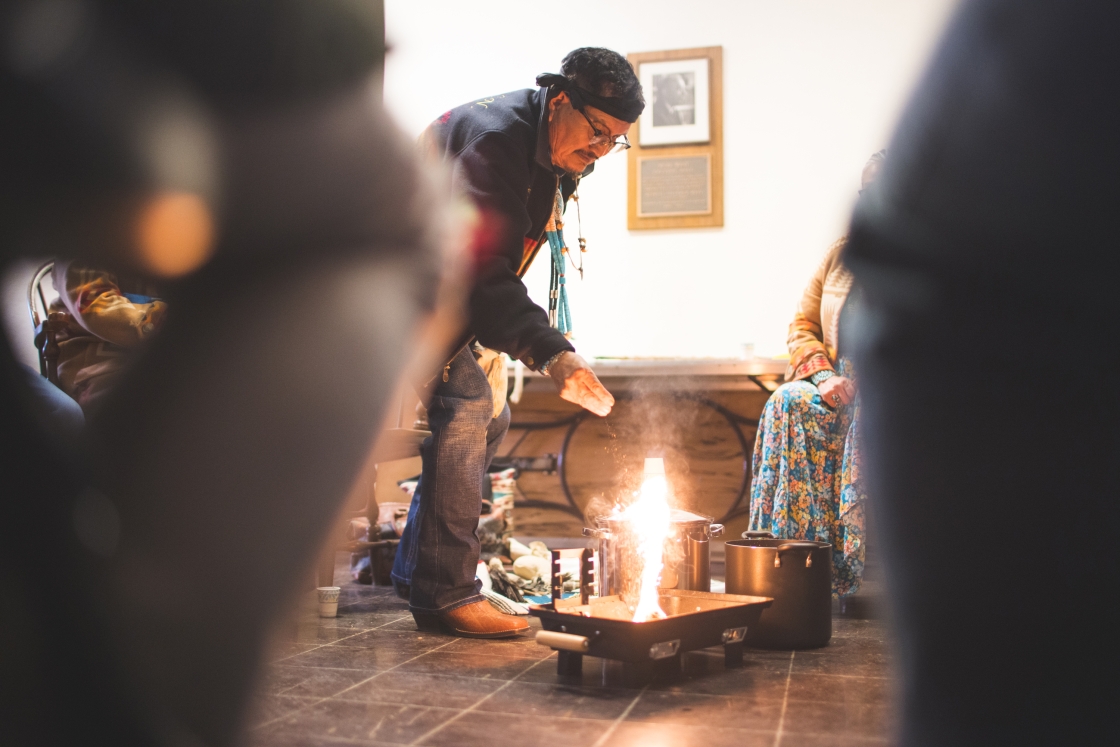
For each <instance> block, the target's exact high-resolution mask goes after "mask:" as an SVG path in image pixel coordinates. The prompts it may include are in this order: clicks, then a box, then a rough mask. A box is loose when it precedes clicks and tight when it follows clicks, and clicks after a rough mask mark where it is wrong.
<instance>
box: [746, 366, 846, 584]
mask: <svg viewBox="0 0 1120 747" xmlns="http://www.w3.org/2000/svg"><path fill="white" fill-rule="evenodd" d="M858 415H859V402H858V400H857V401H856V402H855V403H853V404H851V405H844V406H841V407H838V408H836V409H835V410H834V409H832V408H830V407H826V406H825V405H824V404H823V403H822V402H821V397H820V393H819V392H818V391H817V388H816V387H815V386H813V385H812V384H810V383H809V382H806V381H794V382H790V383H788V384H783V385H782V386H781V387H779V388H778V390H777V391H775V392H774V394H773V395H772V396H771V397H770V400H769V401H768V402H767V403H766V407H765V409H764V410H763V412H762V418H761V419H760V420H759V425H758V438H757V440H756V441H755V446H754V472H753V481H752V483H751V524H750V527H751V530H752V531H763V532H772V533H773V534H774V536H775V537H778V538H781V539H804V540H814V541H817V542H830V543H832V548H833V549H832V561H833V568H834V573H833V574H832V595H833V596H834V597H841V596H847V595H849V594H854V593H855V592H856V591H858V590H859V585H860V579H861V577H862V576H863V559H864V544H863V541H864V537H863V532H864V507H863V504H864V497H865V496H864V493H863V490H862V486H861V484H860V480H859V456H858V453H857V451H856V421H857V419H858Z"/></svg>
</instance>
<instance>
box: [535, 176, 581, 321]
mask: <svg viewBox="0 0 1120 747" xmlns="http://www.w3.org/2000/svg"><path fill="white" fill-rule="evenodd" d="M576 188H577V190H578V188H579V183H578V182H577V183H576ZM572 199H573V200H574V201H575V203H576V215H577V218H582V216H580V215H579V194H578V191H577V192H573V193H572ZM563 215H564V195H563V193H562V192H561V190H560V187H559V186H557V188H556V199H555V200H554V201H553V203H552V218H550V219H549V221H548V224H547V225H546V226H545V235H546V236H547V237H548V245H549V247H550V248H551V249H552V272H551V275H550V277H549V285H548V323H549V324H551V325H552V326H553V327H554V328H555V329H558V330H559V331H560V332H561V333H562V334H563V335H564V336H565V337H568V338H571V336H572V309H571V305H570V304H569V303H568V286H567V278H566V277H565V273H564V269H565V268H564V266H565V262H564V255H566V254H570V253H569V251H568V246H567V244H565V243H564V222H563V220H562V218H563ZM582 223H583V221H582V220H580V237H579V251H580V258H579V266H578V267H576V269H577V270H579V276H580V279H581V280H582V279H583V254H584V252H586V251H587V242H586V241H585V240H584V238H583V225H582ZM572 266H573V267H575V266H576V265H575V261H574V260H573V261H572Z"/></svg>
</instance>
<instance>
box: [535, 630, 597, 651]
mask: <svg viewBox="0 0 1120 747" xmlns="http://www.w3.org/2000/svg"><path fill="white" fill-rule="evenodd" d="M537 644H538V645H540V646H548V647H549V648H554V649H557V650H558V651H575V652H576V653H577V654H585V653H587V649H588V648H589V647H590V646H591V641H589V640H588V639H587V636H582V635H572V634H571V633H557V632H556V631H554V630H538V631H537Z"/></svg>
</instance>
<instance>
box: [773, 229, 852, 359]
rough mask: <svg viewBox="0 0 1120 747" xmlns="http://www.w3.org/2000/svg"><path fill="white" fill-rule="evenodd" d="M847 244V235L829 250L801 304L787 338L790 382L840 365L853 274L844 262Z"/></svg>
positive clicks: (810, 282)
mask: <svg viewBox="0 0 1120 747" xmlns="http://www.w3.org/2000/svg"><path fill="white" fill-rule="evenodd" d="M847 243H848V238H847V237H846V236H845V237H844V238H842V239H840V240H839V241H837V242H836V243H835V244H833V245H832V246H831V247H829V249H828V253H827V254H826V255H825V257H824V260H823V261H822V262H821V264H820V266H819V267H817V270H816V272H814V273H813V277H812V279H810V280H809V285H808V286H806V288H805V292H804V293H803V294H802V296H801V301H800V303H798V304H797V313H796V314H794V317H793V323H792V324H790V325H789V337H788V338H787V339H786V344H787V345H788V346H789V367H788V368H787V369H786V379H787V380H789V381H793V380H797V379H807V378H809V377H810V376H812V375H813V374H815V373H816V372H817V371H822V370H825V369H829V370H831V369H833V368H834V367H835V365H836V339H837V326H838V324H839V322H840V309H841V308H843V306H844V301H845V299H847V297H848V291H849V290H851V287H852V274H851V273H850V272H848V269H847V268H846V267H844V265H842V264H841V263H840V252H841V251H843V249H844V245H845V244H847Z"/></svg>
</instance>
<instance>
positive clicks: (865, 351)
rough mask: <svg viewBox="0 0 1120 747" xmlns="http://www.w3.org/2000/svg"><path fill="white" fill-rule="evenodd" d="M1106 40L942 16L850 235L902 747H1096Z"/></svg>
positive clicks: (976, 14) (1107, 716)
mask: <svg viewBox="0 0 1120 747" xmlns="http://www.w3.org/2000/svg"><path fill="white" fill-rule="evenodd" d="M1118 27H1120V6H1117V5H1115V4H1109V3H1097V2H1086V1H1084V0H1063V1H1062V2H1056V1H1051V2H1041V1H1039V0H1033V1H1024V0H1016V1H1015V2H1012V1H1011V0H981V1H978V2H969V3H966V4H965V5H964V6H963V7H962V8H961V9H960V11H959V13H958V15H957V17H956V19H955V20H954V22H953V23H952V25H951V26H950V28H949V31H948V35H947V37H946V39H945V40H944V41H943V43H942V45H941V48H940V51H939V52H938V54H937V55H936V57H935V58H934V61H933V64H932V68H931V69H930V71H929V72H928V73H927V75H926V77H925V80H924V81H923V82H922V83H921V85H920V88H919V89H918V92H917V94H916V95H915V97H914V100H913V101H912V102H911V104H910V107H909V110H908V112H907V113H906V115H905V116H904V118H903V120H902V123H901V125H900V127H899V130H898V132H897V133H896V139H895V142H894V143H893V144H892V146H891V160H890V162H889V163H888V164H887V166H886V168H885V171H884V174H883V176H882V177H881V178H880V179H879V181H878V182H877V183H876V186H875V187H873V188H872V190H871V193H870V194H869V195H868V196H869V197H870V199H865V200H862V201H861V204H860V206H859V208H858V210H857V213H856V218H855V221H854V225H853V229H852V233H851V238H850V242H849V245H848V250H847V254H846V255H845V258H844V261H845V262H846V263H847V264H848V266H849V267H850V268H851V269H852V271H853V272H854V273H855V277H856V280H857V281H858V282H859V283H861V284H862V286H863V287H864V288H865V290H866V297H865V301H864V303H863V305H862V306H861V308H859V309H857V310H856V311H855V312H854V314H855V315H854V317H853V322H854V325H853V328H852V329H853V332H852V337H851V338H850V342H851V343H852V344H853V347H854V352H855V362H856V367H857V369H858V370H859V371H860V373H861V377H862V378H861V385H862V392H863V397H864V410H863V413H862V414H863V416H864V420H863V425H864V433H863V435H864V437H865V441H864V445H865V447H866V448H865V452H864V455H865V458H866V464H867V474H866V475H865V476H866V477H867V479H868V482H869V484H868V494H869V495H871V496H872V505H873V506H874V507H875V510H876V511H877V514H878V517H877V518H878V519H879V524H880V526H881V529H882V546H883V549H884V556H885V562H884V566H885V569H886V571H887V574H888V581H889V585H890V594H889V596H888V598H889V599H890V600H891V603H892V605H893V613H894V622H895V624H896V631H897V634H898V641H899V645H900V653H901V657H900V664H901V669H902V672H901V673H902V677H903V687H904V690H903V714H902V716H903V720H902V744H904V745H906V746H907V747H913V746H915V745H993V744H1014V745H1034V744H1040V745H1041V744H1046V745H1054V744H1070V745H1072V744H1078V745H1082V744H1103V743H1110V742H1111V741H1114V740H1115V734H1114V730H1115V727H1114V720H1115V719H1114V715H1115V709H1116V703H1117V701H1118V689H1120V688H1118V685H1117V681H1116V675H1115V665H1116V655H1115V654H1114V653H1113V654H1109V653H1108V651H1115V635H1116V631H1117V630H1120V615H1118V607H1120V597H1118V596H1117V590H1118V589H1120V563H1118V562H1117V559H1116V558H1117V556H1116V539H1115V535H1116V527H1117V526H1118V523H1120V522H1118V519H1120V482H1118V480H1117V465H1120V428H1118V423H1120V395H1118V386H1117V382H1116V379H1117V372H1118V371H1120V346H1118V345H1117V340H1118V339H1120V315H1118V314H1117V313H1116V309H1115V298H1116V291H1115V284H1116V280H1115V274H1114V273H1113V272H1111V271H1107V270H1106V268H1108V267H1112V266H1113V265H1114V263H1115V255H1116V238H1115V233H1116V228H1115V213H1116V206H1117V205H1118V204H1120V179H1118V178H1117V174H1120V137H1118V136H1117V133H1120V97H1117V96H1116V95H1115V91H1116V80H1115V78H1116V71H1117V70H1118V69H1120V47H1118V46H1117V45H1116V43H1115V33H1116V29H1117V28H1118ZM844 334H845V337H846V339H845V341H844V343H845V345H846V344H847V343H848V341H849V338H847V335H848V332H847V331H846V332H845V333H844ZM1106 735H1109V736H1110V737H1111V739H1108V738H1106Z"/></svg>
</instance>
